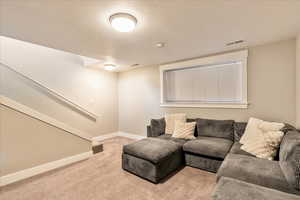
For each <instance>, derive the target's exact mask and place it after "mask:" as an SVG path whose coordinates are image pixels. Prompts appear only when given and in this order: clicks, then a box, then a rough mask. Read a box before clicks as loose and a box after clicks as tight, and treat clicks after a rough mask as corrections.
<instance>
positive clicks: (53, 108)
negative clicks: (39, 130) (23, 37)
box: [0, 38, 118, 136]
mask: <svg viewBox="0 0 300 200" xmlns="http://www.w3.org/2000/svg"><path fill="white" fill-rule="evenodd" d="M0 39H1V38H0ZM0 46H1V54H0V58H1V59H0V61H1V62H2V63H4V64H6V65H8V66H10V67H12V68H13V69H15V70H17V71H19V72H22V73H24V74H25V75H27V76H29V77H31V78H32V79H34V80H36V81H39V82H40V83H42V84H43V85H44V86H46V87H48V88H50V89H52V90H55V91H57V92H59V93H60V94H63V95H64V96H65V97H66V98H68V99H70V100H71V101H73V102H74V103H76V104H79V105H82V106H83V107H84V108H85V109H87V110H89V111H91V112H93V113H96V114H98V115H99V116H100V117H99V119H98V120H97V121H96V122H95V121H93V120H90V118H88V117H86V116H85V115H82V114H81V113H80V112H77V111H76V110H73V109H72V108H70V107H69V106H67V105H66V104H64V103H62V102H61V101H58V100H57V99H55V98H53V97H52V96H49V95H48V94H46V93H45V92H44V91H42V90H40V89H39V88H37V87H35V86H34V85H33V84H32V83H31V82H30V81H27V80H26V79H24V78H22V77H20V76H18V75H16V73H13V72H12V71H10V70H7V69H6V68H5V67H3V66H1V64H0V71H1V72H2V74H3V75H2V79H1V84H0V86H1V90H0V92H1V93H2V94H4V95H5V96H7V97H9V98H11V99H14V100H15V101H17V102H19V103H22V104H24V105H26V106H28V107H30V108H33V109H35V110H37V111H39V112H41V113H43V114H46V115H49V116H50V117H53V118H55V119H57V120H59V121H61V122H64V123H66V124H68V125H70V126H73V127H75V128H77V129H79V130H81V131H84V132H87V133H89V134H90V135H92V136H99V135H102V134H106V133H111V132H115V131H117V130H118V74H117V73H112V72H107V71H104V70H98V69H91V68H88V67H84V66H83V62H82V60H81V59H80V57H79V56H78V55H75V54H71V53H68V52H63V51H59V50H55V49H51V48H47V47H43V46H39V45H35V44H31V43H27V42H22V41H18V40H14V39H10V38H2V40H1V45H0Z"/></svg>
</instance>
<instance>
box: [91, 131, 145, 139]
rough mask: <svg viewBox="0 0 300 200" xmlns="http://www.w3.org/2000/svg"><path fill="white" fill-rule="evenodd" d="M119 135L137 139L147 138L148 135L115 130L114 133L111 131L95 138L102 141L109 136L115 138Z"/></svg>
mask: <svg viewBox="0 0 300 200" xmlns="http://www.w3.org/2000/svg"><path fill="white" fill-rule="evenodd" d="M117 136H122V137H127V138H130V139H136V140H140V139H143V138H146V136H141V135H136V134H132V133H126V132H123V131H119V132H114V133H109V134H105V135H100V136H97V137H94V138H93V140H94V141H101V140H105V139H109V138H113V137H117Z"/></svg>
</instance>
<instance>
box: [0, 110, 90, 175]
mask: <svg viewBox="0 0 300 200" xmlns="http://www.w3.org/2000/svg"><path fill="white" fill-rule="evenodd" d="M0 108H1V110H0V116H1V121H0V122H1V126H0V128H1V129H0V130H1V131H0V139H1V140H0V148H1V149H0V150H1V154H0V155H1V157H0V159H1V160H0V161H1V170H0V176H3V175H6V174H10V173H14V172H17V171H20V170H23V169H27V168H31V167H34V166H37V165H41V164H44V163H47V162H51V161H55V160H59V159H62V158H65V157H68V156H73V155H76V154H79V153H84V152H88V151H91V143H90V142H89V141H87V140H84V139H82V138H79V137H77V136H74V135H72V134H69V133H67V132H65V131H63V130H60V129H58V128H55V127H53V126H51V125H48V124H46V123H43V122H41V121H39V120H36V119H33V118H31V117H29V116H27V115H24V114H22V113H19V112H17V111H14V110H12V109H10V108H7V107H5V106H3V105H1V107H0Z"/></svg>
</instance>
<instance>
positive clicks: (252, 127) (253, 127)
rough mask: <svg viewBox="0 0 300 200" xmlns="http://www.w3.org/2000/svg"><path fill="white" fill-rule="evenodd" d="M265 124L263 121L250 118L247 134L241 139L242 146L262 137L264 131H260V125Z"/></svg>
mask: <svg viewBox="0 0 300 200" xmlns="http://www.w3.org/2000/svg"><path fill="white" fill-rule="evenodd" d="M262 122H263V120H260V119H256V118H252V117H251V118H250V119H249V120H248V123H247V126H246V129H245V133H244V134H243V136H242V138H241V139H240V143H241V144H245V143H247V142H248V141H255V140H256V139H257V138H259V137H261V135H262V131H261V129H259V128H258V127H259V125H260V124H261V123H262Z"/></svg>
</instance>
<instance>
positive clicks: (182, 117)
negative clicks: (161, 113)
mask: <svg viewBox="0 0 300 200" xmlns="http://www.w3.org/2000/svg"><path fill="white" fill-rule="evenodd" d="M176 120H177V121H180V122H182V123H185V122H186V114H185V113H177V114H166V115H165V121H166V129H165V133H166V134H171V135H172V134H173V132H174V128H175V121H176Z"/></svg>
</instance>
